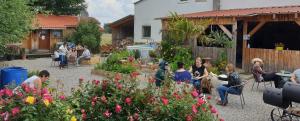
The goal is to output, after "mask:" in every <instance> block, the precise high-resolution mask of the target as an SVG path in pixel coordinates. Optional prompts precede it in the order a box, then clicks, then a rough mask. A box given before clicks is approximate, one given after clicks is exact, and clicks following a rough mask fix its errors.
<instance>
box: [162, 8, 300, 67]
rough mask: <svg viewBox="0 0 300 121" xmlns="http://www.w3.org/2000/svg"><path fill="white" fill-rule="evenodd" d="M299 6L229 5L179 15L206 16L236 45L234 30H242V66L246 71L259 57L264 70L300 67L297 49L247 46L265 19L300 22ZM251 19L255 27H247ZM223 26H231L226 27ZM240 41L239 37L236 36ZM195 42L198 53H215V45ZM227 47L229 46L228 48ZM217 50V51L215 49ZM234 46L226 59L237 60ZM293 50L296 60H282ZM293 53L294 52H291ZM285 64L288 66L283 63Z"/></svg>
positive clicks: (199, 18) (203, 18) (233, 61)
mask: <svg viewBox="0 0 300 121" xmlns="http://www.w3.org/2000/svg"><path fill="white" fill-rule="evenodd" d="M299 13H300V6H283V7H265V8H249V9H231V10H219V11H206V12H198V13H191V14H183V15H182V16H184V17H186V18H188V19H190V20H193V21H195V22H199V21H203V20H206V19H210V20H211V25H217V26H218V27H219V28H220V29H221V30H222V31H223V32H224V33H225V34H226V35H227V36H228V37H229V38H231V39H232V40H233V43H234V45H237V41H238V40H237V34H238V33H240V32H242V34H243V42H242V43H243V44H242V45H237V46H243V52H242V53H243V57H242V59H243V60H242V68H243V69H244V70H246V71H249V70H250V68H251V66H252V65H251V64H250V62H251V59H252V58H255V57H260V58H262V59H263V60H264V61H265V65H266V66H267V70H282V69H285V70H293V69H295V68H298V67H300V51H287V50H284V51H280V52H279V51H275V50H271V49H254V48H253V49H252V48H247V40H249V39H250V38H251V37H252V36H253V35H254V34H255V33H257V31H258V30H260V29H261V28H262V27H263V26H264V25H265V24H266V23H267V22H282V21H292V22H295V23H297V24H298V25H299V26H300V16H299ZM168 20H169V19H168V18H164V19H162V23H163V29H166V28H167V23H168ZM250 22H256V23H258V24H256V25H255V27H254V28H251V29H250V28H249V27H248V25H249V23H250ZM238 23H239V24H242V26H243V31H238V30H237V27H238ZM225 26H231V27H230V28H232V29H231V30H229V29H228V28H227V27H225ZM239 41H240V40H239ZM196 46H197V45H194V47H195V48H194V51H196V53H197V52H198V51H200V50H201V51H202V52H201V53H200V52H198V53H199V54H204V55H205V56H209V55H211V56H215V55H213V54H214V53H218V52H217V51H216V49H215V48H214V49H212V48H210V49H203V47H199V48H202V49H199V48H198V49H197V47H196ZM227 50H228V49H227ZM205 51H209V52H205ZM215 51H216V52H215ZM236 51H237V50H236V47H234V48H232V50H229V51H227V52H229V56H228V58H229V59H228V61H230V62H231V63H233V64H236ZM293 54H295V55H298V56H297V60H298V61H299V62H290V61H289V60H283V61H281V60H282V59H281V57H286V58H289V57H290V56H292V55H293ZM294 57H295V56H294ZM285 64H287V65H288V66H286V65H285Z"/></svg>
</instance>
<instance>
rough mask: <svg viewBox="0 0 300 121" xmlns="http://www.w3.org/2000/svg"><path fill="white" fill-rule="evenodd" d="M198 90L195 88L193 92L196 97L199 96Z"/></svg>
mask: <svg viewBox="0 0 300 121" xmlns="http://www.w3.org/2000/svg"><path fill="white" fill-rule="evenodd" d="M198 95H199V94H198V92H197V90H194V91H193V92H192V96H193V97H194V98H196V97H198Z"/></svg>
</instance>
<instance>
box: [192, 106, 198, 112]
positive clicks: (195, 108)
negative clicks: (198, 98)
mask: <svg viewBox="0 0 300 121" xmlns="http://www.w3.org/2000/svg"><path fill="white" fill-rule="evenodd" d="M192 110H193V113H195V114H196V113H198V110H197V106H196V105H193V106H192Z"/></svg>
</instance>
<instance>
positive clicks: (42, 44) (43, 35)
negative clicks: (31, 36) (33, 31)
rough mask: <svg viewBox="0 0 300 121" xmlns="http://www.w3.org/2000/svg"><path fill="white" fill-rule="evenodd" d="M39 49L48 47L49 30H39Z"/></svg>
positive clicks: (47, 48)
mask: <svg viewBox="0 0 300 121" xmlns="http://www.w3.org/2000/svg"><path fill="white" fill-rule="evenodd" d="M39 49H46V50H49V49H50V31H49V30H41V31H40V36H39Z"/></svg>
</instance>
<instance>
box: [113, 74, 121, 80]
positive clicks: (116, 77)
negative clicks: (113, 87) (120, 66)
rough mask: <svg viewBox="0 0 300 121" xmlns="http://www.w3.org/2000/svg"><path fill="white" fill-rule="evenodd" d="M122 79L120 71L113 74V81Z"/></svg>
mask: <svg viewBox="0 0 300 121" xmlns="http://www.w3.org/2000/svg"><path fill="white" fill-rule="evenodd" d="M121 79H122V75H121V74H120V73H117V74H116V75H115V81H119V80H121Z"/></svg>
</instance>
